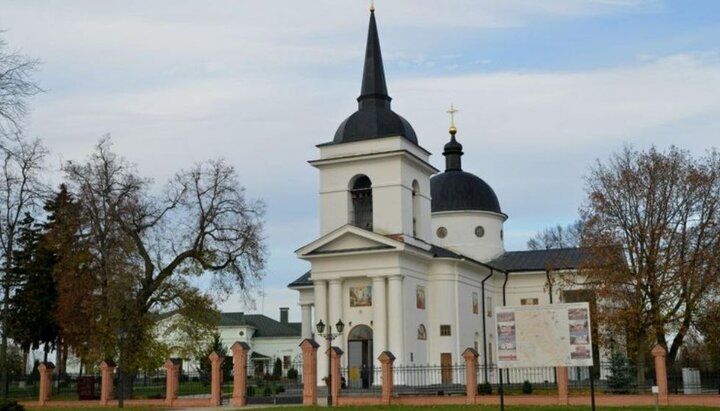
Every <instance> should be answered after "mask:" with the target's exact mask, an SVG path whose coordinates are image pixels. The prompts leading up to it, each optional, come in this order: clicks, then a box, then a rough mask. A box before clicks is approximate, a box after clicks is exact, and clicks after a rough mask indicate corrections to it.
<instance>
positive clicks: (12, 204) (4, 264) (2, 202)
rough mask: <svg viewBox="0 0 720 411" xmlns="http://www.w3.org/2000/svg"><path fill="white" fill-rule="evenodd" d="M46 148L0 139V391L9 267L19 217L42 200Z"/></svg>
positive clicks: (3, 375) (1, 386) (1, 389)
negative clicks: (0, 168) (0, 331)
mask: <svg viewBox="0 0 720 411" xmlns="http://www.w3.org/2000/svg"><path fill="white" fill-rule="evenodd" d="M46 155H47V151H46V149H45V147H43V145H42V144H41V143H40V141H39V140H33V141H26V140H25V139H23V138H22V137H21V136H19V135H18V136H15V137H13V138H12V139H6V140H2V141H0V161H2V170H0V258H1V259H2V260H1V262H0V270H1V275H2V277H0V285H1V289H2V307H0V313H1V314H2V318H1V323H2V336H1V337H0V370H2V371H0V393H1V394H2V395H3V396H4V395H5V394H6V388H7V384H6V381H7V373H6V372H5V370H6V369H7V367H5V366H4V365H5V358H6V354H7V346H8V345H7V339H8V336H7V332H8V327H7V313H8V312H9V308H10V307H9V304H10V296H11V295H12V292H13V290H14V288H15V284H13V283H12V281H11V278H10V275H9V273H10V271H11V268H12V263H13V261H14V253H15V250H16V247H17V244H16V240H17V235H18V230H19V228H20V225H21V221H22V219H23V217H24V216H25V214H26V213H31V214H32V213H33V212H34V211H36V210H37V208H38V207H39V205H40V204H41V203H42V199H43V197H44V193H45V191H46V189H45V185H44V183H43V181H42V178H43V174H42V172H43V163H44V160H45V156H46Z"/></svg>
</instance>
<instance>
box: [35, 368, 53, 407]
mask: <svg viewBox="0 0 720 411" xmlns="http://www.w3.org/2000/svg"><path fill="white" fill-rule="evenodd" d="M53 370H55V364H53V363H51V362H41V363H40V365H38V372H39V373H40V394H39V396H38V405H40V406H44V405H45V403H46V402H48V401H50V395H51V394H52V373H53Z"/></svg>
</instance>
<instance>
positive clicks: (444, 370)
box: [440, 352, 453, 384]
mask: <svg viewBox="0 0 720 411" xmlns="http://www.w3.org/2000/svg"><path fill="white" fill-rule="evenodd" d="M440 379H441V380H442V383H443V384H452V382H453V381H452V354H451V353H449V352H444V353H441V354H440Z"/></svg>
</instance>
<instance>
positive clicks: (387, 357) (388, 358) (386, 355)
mask: <svg viewBox="0 0 720 411" xmlns="http://www.w3.org/2000/svg"><path fill="white" fill-rule="evenodd" d="M378 360H380V362H381V363H389V362H393V361H395V356H394V355H393V353H391V352H390V351H383V352H381V353H380V355H379V356H378Z"/></svg>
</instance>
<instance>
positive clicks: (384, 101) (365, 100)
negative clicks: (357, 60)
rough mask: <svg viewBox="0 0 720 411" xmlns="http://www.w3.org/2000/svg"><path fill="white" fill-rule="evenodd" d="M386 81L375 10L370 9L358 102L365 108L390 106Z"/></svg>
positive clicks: (361, 107)
mask: <svg viewBox="0 0 720 411" xmlns="http://www.w3.org/2000/svg"><path fill="white" fill-rule="evenodd" d="M390 100H391V98H390V96H388V92H387V85H386V83H385V69H384V67H383V61H382V53H381V52H380V37H379V36H378V31H377V24H376V23H375V10H374V9H371V10H370V25H369V27H368V37H367V46H366V48H365V67H364V68H363V79H362V88H361V90H360V97H358V103H359V107H360V109H363V108H372V107H377V108H380V107H382V108H390Z"/></svg>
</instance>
